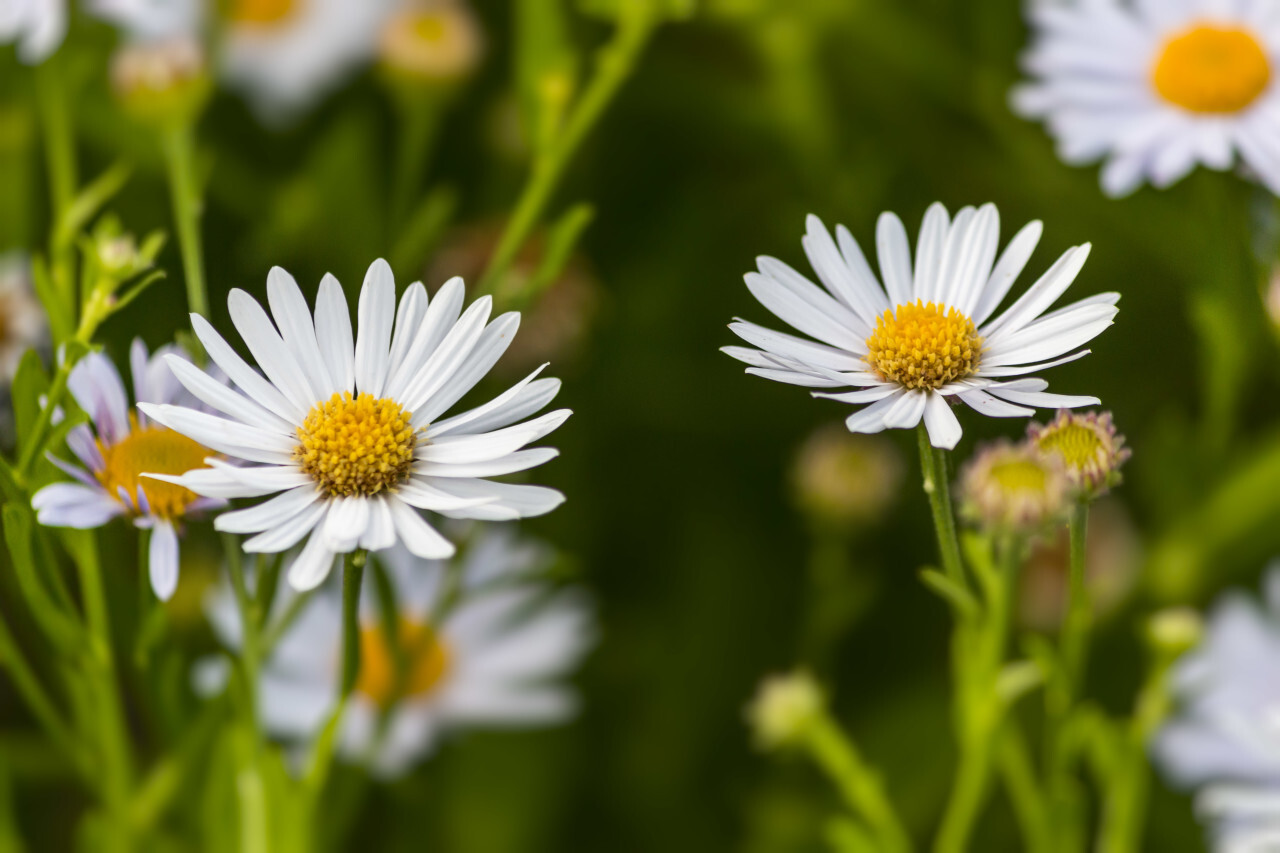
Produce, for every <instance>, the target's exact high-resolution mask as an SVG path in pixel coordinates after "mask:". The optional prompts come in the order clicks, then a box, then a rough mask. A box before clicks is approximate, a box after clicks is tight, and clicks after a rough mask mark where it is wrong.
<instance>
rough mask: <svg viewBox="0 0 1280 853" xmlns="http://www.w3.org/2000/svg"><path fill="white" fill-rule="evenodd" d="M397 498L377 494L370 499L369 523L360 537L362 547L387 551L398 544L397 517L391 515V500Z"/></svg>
mask: <svg viewBox="0 0 1280 853" xmlns="http://www.w3.org/2000/svg"><path fill="white" fill-rule="evenodd" d="M393 500H395V498H390V497H384V496H381V495H379V496H377V497H374V498H371V499H370V500H369V502H368V503H369V524H368V526H367V527H365V531H364V535H363V536H362V537H360V547H361V548H366V549H368V550H370V551H385V550H386V549H388V548H391V547H393V546H394V545H395V544H396V525H395V519H394V518H393V517H392V515H391V502H392V501H393Z"/></svg>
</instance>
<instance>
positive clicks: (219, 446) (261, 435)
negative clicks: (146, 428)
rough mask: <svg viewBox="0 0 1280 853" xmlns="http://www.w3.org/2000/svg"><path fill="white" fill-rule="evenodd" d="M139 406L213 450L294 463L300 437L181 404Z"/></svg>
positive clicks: (159, 421) (168, 425) (255, 459)
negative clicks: (274, 431)
mask: <svg viewBox="0 0 1280 853" xmlns="http://www.w3.org/2000/svg"><path fill="white" fill-rule="evenodd" d="M139 408H140V409H142V410H143V411H144V412H146V413H147V417H149V418H151V419H152V420H154V421H156V422H157V423H161V424H164V425H165V426H167V427H168V428H169V429H172V430H176V431H177V432H180V433H182V434H183V435H185V436H187V437H188V438H190V439H192V440H193V441H196V442H199V443H200V444H203V445H204V446H205V447H208V448H209V449H211V450H216V451H218V452H220V453H226V454H228V455H231V456H239V457H240V458H242V459H248V460H249V461H251V462H269V463H273V464H289V463H291V462H292V458H293V457H292V454H293V449H294V447H296V446H297V439H296V438H294V439H290V438H289V437H287V436H283V435H280V434H279V433H272V432H267V431H266V430H262V429H258V428H257V427H251V426H247V425H245V424H242V423H239V422H238V421H229V420H227V419H226V418H219V417H216V416H215V415H206V414H205V413H204V412H197V411H195V410H193V409H184V408H182V407H181V406H156V405H152V404H150V403H142V404H139Z"/></svg>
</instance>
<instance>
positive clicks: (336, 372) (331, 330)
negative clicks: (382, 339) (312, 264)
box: [315, 275, 356, 394]
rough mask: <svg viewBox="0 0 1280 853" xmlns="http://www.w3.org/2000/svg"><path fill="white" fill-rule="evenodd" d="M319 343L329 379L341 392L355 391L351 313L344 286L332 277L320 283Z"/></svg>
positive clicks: (317, 314) (317, 311) (327, 276)
mask: <svg viewBox="0 0 1280 853" xmlns="http://www.w3.org/2000/svg"><path fill="white" fill-rule="evenodd" d="M315 326H316V340H317V342H318V344H319V346H320V354H321V355H322V356H323V357H324V363H325V367H326V368H327V369H328V371H329V376H330V378H332V379H333V381H334V382H335V383H336V384H337V387H338V390H339V391H346V392H347V393H348V394H354V393H355V390H356V357H355V344H354V343H353V342H352V340H353V338H352V335H351V311H350V310H349V309H348V308H347V297H346V296H345V295H344V294H343V292H342V285H340V284H338V280H337V279H336V278H334V277H333V276H331V275H325V277H324V278H323V279H321V280H320V290H319V292H318V293H317V294H316V323H315Z"/></svg>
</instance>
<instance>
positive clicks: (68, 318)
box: [31, 256, 75, 346]
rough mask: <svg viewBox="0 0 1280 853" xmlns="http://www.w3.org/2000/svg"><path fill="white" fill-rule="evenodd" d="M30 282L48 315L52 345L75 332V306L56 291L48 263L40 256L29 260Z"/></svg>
mask: <svg viewBox="0 0 1280 853" xmlns="http://www.w3.org/2000/svg"><path fill="white" fill-rule="evenodd" d="M31 282H32V285H33V286H34V288H35V291H36V296H37V297H38V298H39V299H40V303H41V304H42V305H44V311H45V313H46V314H47V315H48V316H49V332H50V334H51V335H52V337H53V342H54V345H55V346H56V345H58V344H61V343H63V342H65V341H66V340H68V339H69V338H70V337H71V336H72V335H73V334H75V306H74V305H70V304H68V301H67V300H66V299H64V298H63V297H62V295H61V294H60V293H59V292H58V288H57V287H56V286H55V285H54V283H53V276H52V275H51V274H50V273H49V264H48V263H47V262H46V261H45V259H44V258H42V257H39V256H37V257H35V258H33V259H32V261H31Z"/></svg>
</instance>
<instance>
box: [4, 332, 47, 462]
mask: <svg viewBox="0 0 1280 853" xmlns="http://www.w3.org/2000/svg"><path fill="white" fill-rule="evenodd" d="M48 391H49V375H48V374H47V373H45V371H44V363H43V362H41V360H40V356H39V354H38V353H36V351H35V350H33V349H32V350H27V351H26V353H24V354H23V356H22V360H21V361H20V362H18V372H17V373H15V374H14V376H13V386H12V391H11V394H12V397H13V420H14V425H15V427H16V428H17V432H18V447H22V446H23V443H24V442H25V441H26V440H27V437H28V436H29V435H31V427H32V426H34V425H35V422H36V418H37V417H39V416H40V397H41V395H42V394H46V393H48Z"/></svg>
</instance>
